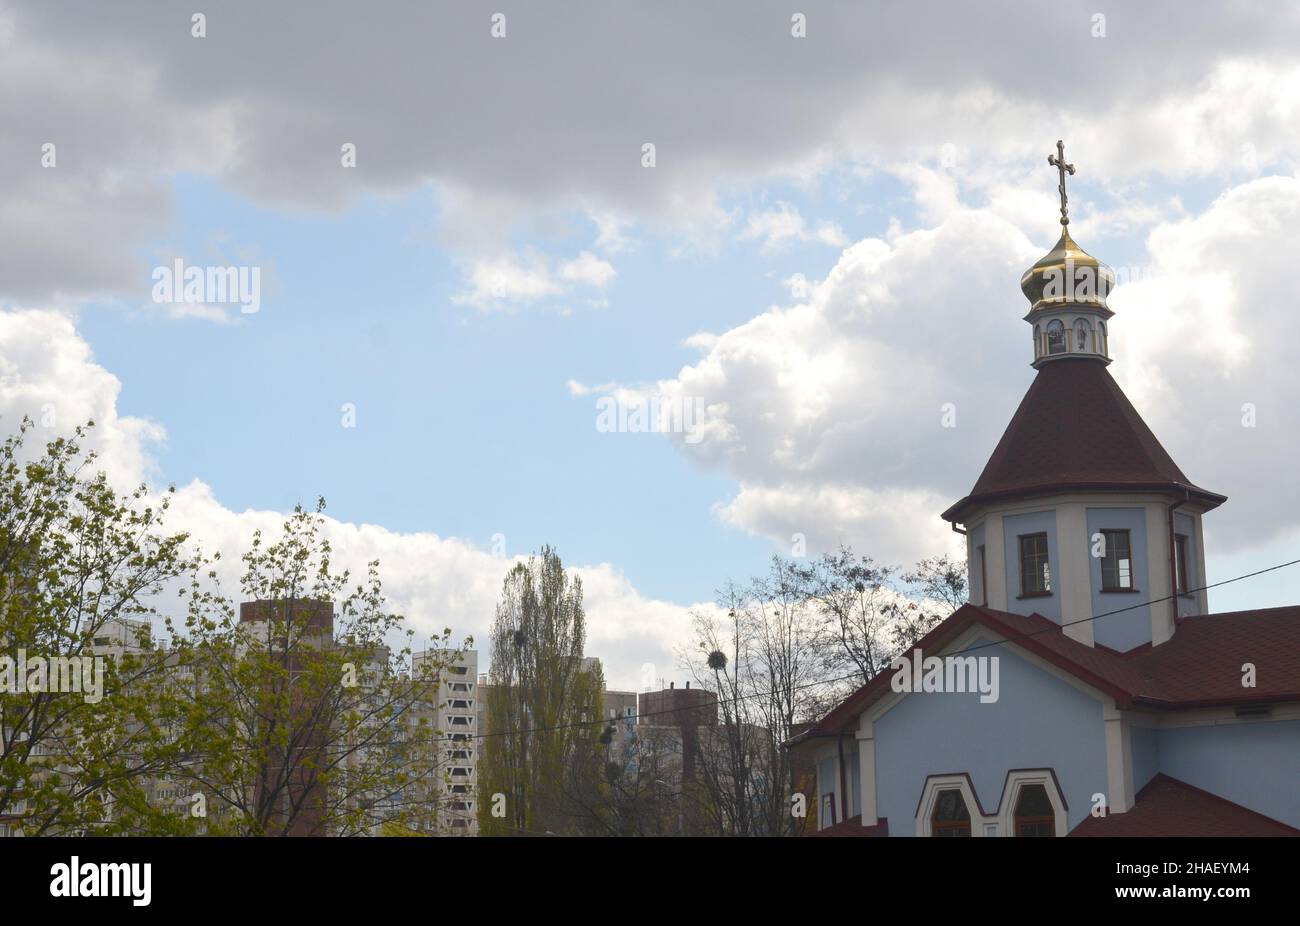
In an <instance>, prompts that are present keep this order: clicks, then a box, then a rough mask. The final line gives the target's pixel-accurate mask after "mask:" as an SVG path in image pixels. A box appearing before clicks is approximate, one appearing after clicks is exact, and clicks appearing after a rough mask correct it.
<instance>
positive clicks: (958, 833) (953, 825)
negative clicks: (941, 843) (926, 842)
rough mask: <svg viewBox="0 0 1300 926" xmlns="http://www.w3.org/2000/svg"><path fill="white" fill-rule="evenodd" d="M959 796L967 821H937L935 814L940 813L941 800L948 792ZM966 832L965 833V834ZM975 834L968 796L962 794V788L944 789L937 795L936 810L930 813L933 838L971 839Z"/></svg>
mask: <svg viewBox="0 0 1300 926" xmlns="http://www.w3.org/2000/svg"><path fill="white" fill-rule="evenodd" d="M950 791H951V792H952V793H953V794H956V795H957V800H959V801H961V806H962V809H963V810H965V811H966V819H965V820H936V819H935V814H937V813H938V812H939V800H940V799H941V798H942V797H943V796H944V795H945V794H947V793H948V792H950ZM963 831H964V832H963ZM973 834H974V829H973V821H972V820H971V814H970V806H969V805H968V804H967V803H966V795H964V794H962V793H961V788H943V789H942V790H939V791H937V792H936V793H935V796H934V809H932V810H931V811H930V836H931V837H936V836H937V837H943V838H954V837H970V836H971V835H973Z"/></svg>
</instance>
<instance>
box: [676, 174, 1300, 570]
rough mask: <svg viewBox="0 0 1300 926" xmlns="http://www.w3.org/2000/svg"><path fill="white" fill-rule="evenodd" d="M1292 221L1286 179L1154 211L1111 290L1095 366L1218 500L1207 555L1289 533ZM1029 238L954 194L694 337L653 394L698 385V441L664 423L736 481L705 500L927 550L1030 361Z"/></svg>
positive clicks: (1299, 207)
mask: <svg viewBox="0 0 1300 926" xmlns="http://www.w3.org/2000/svg"><path fill="white" fill-rule="evenodd" d="M1297 224H1300V180H1297V179H1296V178H1291V177H1269V178H1262V179H1259V180H1255V181H1250V182H1247V183H1245V184H1242V185H1241V186H1238V187H1235V188H1233V189H1231V190H1230V191H1228V192H1227V193H1225V194H1223V195H1222V196H1221V197H1220V198H1219V199H1218V200H1217V201H1216V202H1215V203H1214V204H1212V205H1211V206H1210V207H1209V208H1208V209H1206V210H1205V211H1204V212H1203V213H1201V214H1199V215H1197V216H1194V217H1192V218H1187V219H1177V220H1174V221H1169V222H1164V223H1162V224H1159V225H1157V227H1156V228H1155V229H1154V230H1153V231H1152V233H1151V235H1150V239H1149V249H1150V252H1151V267H1150V268H1149V272H1148V273H1146V274H1144V275H1143V276H1142V277H1141V278H1140V279H1139V280H1138V281H1137V282H1132V283H1127V284H1124V285H1122V286H1120V287H1119V288H1118V289H1116V290H1115V292H1114V293H1113V294H1112V299H1111V305H1112V307H1113V308H1114V309H1115V310H1116V312H1117V315H1116V317H1115V319H1114V320H1113V322H1112V324H1111V340H1110V343H1111V352H1112V355H1113V356H1114V357H1115V358H1116V362H1115V364H1114V366H1113V372H1114V373H1115V375H1116V376H1117V378H1118V379H1119V380H1120V381H1121V383H1122V384H1123V386H1124V387H1125V389H1126V391H1127V392H1128V394H1129V395H1130V398H1131V399H1132V400H1133V402H1134V404H1135V405H1136V406H1137V407H1138V409H1139V411H1140V412H1142V413H1143V414H1144V416H1145V418H1146V420H1147V421H1148V423H1149V424H1150V425H1151V427H1152V429H1153V430H1154V431H1155V433H1156V434H1157V436H1158V437H1160V439H1161V440H1162V441H1163V442H1164V443H1165V445H1166V447H1168V448H1169V450H1170V451H1171V453H1173V455H1174V457H1175V459H1176V460H1178V461H1179V462H1180V464H1181V465H1182V467H1183V468H1184V470H1185V471H1186V472H1187V473H1188V475H1189V476H1190V478H1192V479H1193V480H1195V481H1196V482H1198V483H1199V484H1201V485H1204V486H1205V487H1207V488H1209V489H1212V490H1215V491H1220V492H1223V493H1225V494H1227V495H1229V496H1230V497H1231V498H1230V501H1229V503H1228V504H1227V505H1225V506H1224V507H1223V508H1222V509H1220V510H1218V511H1216V512H1214V513H1213V514H1212V515H1211V516H1210V518H1209V519H1207V525H1208V528H1209V529H1210V530H1211V531H1212V533H1213V534H1214V536H1215V538H1216V539H1218V540H1219V541H1220V542H1221V545H1222V547H1223V549H1224V550H1225V552H1226V551H1228V550H1232V549H1236V548H1239V547H1240V546H1242V545H1249V544H1258V543H1265V542H1268V541H1270V540H1272V539H1275V538H1277V537H1280V536H1282V535H1284V534H1286V533H1287V532H1289V531H1293V530H1294V527H1293V525H1294V519H1293V518H1292V517H1291V515H1290V512H1291V511H1292V510H1294V507H1295V506H1296V505H1300V486H1297V484H1296V483H1295V480H1294V479H1293V478H1292V475H1293V474H1292V473H1291V469H1292V467H1291V465H1290V460H1291V457H1292V456H1293V451H1294V447H1293V444H1294V436H1295V434H1297V433H1300V365H1297V364H1296V363H1294V361H1293V358H1292V356H1291V354H1292V350H1293V342H1294V340H1295V339H1294V338H1293V337H1290V332H1291V330H1292V329H1293V328H1294V324H1293V322H1294V311H1295V309H1294V307H1295V301H1296V292H1297V281H1296V277H1295V272H1294V258H1293V255H1292V254H1291V250H1290V249H1289V248H1288V246H1287V244H1286V242H1287V241H1289V237H1288V236H1289V230H1290V229H1292V228H1295V227H1296V226H1297ZM1092 250H1093V252H1094V253H1097V254H1098V256H1100V257H1102V258H1103V259H1104V258H1105V254H1104V253H1101V252H1099V251H1098V249H1097V248H1096V247H1093V249H1092ZM1040 255H1041V246H1038V247H1036V246H1034V245H1032V244H1030V242H1029V240H1028V239H1027V238H1026V237H1025V235H1024V234H1023V233H1022V232H1021V231H1020V230H1019V229H1017V228H1016V227H1015V226H1014V225H1013V224H1011V223H1010V222H1008V221H1007V220H1006V219H1005V218H1003V217H1002V216H1001V215H999V214H997V213H995V212H993V211H990V210H971V209H963V208H954V209H951V210H947V211H946V212H945V214H944V217H943V219H942V221H941V222H940V223H939V224H938V225H937V226H935V227H933V228H927V229H922V230H918V231H913V232H908V233H903V232H901V231H896V232H894V233H891V235H890V236H889V238H888V239H887V240H882V239H866V240H863V241H860V242H857V243H856V244H854V245H852V246H851V247H849V248H848V249H846V250H845V251H844V252H843V254H842V255H841V257H840V258H839V260H838V261H837V262H836V264H835V266H834V267H833V268H832V269H831V271H830V273H829V274H828V275H827V276H826V277H825V279H822V280H820V281H808V280H806V279H802V278H799V279H795V280H792V281H789V282H790V286H791V290H792V292H793V293H795V294H796V298H797V299H798V300H799V301H797V302H796V303H795V304H793V305H791V306H788V307H779V308H773V309H770V310H768V311H766V312H763V313H762V314H759V315H757V316H755V317H754V318H752V319H750V320H749V321H747V322H745V323H743V324H741V325H738V326H737V327H734V328H731V329H729V330H727V331H724V332H721V333H719V334H716V335H713V336H711V337H708V338H700V339H698V345H699V346H700V347H701V348H702V349H703V350H704V355H703V356H702V357H701V359H700V360H699V361H698V362H696V363H694V364H691V365H688V366H686V367H683V368H682V370H681V371H680V372H679V373H678V374H677V375H676V376H675V377H673V378H671V379H667V380H663V381H661V382H659V383H657V384H655V386H654V387H653V391H654V392H656V393H658V394H660V395H667V396H683V397H684V396H699V397H702V398H703V401H704V403H705V406H706V408H707V409H708V412H709V415H708V417H707V420H706V423H705V425H704V427H703V428H702V433H703V434H704V439H703V440H702V441H699V442H698V443H689V442H686V441H685V440H683V439H681V437H680V436H674V437H673V440H674V441H675V443H676V444H677V446H678V447H679V449H680V451H681V452H682V453H684V454H686V455H688V456H690V457H691V458H693V459H695V460H697V461H699V462H701V463H704V464H706V465H709V466H714V467H718V468H721V469H723V470H724V471H726V472H727V473H729V474H730V475H732V476H733V477H734V478H735V479H736V481H737V483H738V485H739V490H738V492H737V494H736V496H735V497H734V498H733V499H731V500H730V501H728V502H726V503H724V504H723V505H721V506H720V507H719V509H718V513H719V516H720V517H721V518H723V520H725V521H726V522H727V523H730V524H733V525H736V526H738V527H740V528H743V529H745V530H747V531H750V532H752V533H755V534H760V535H762V536H765V537H769V538H771V539H772V541H773V542H774V543H775V544H777V545H778V546H779V547H780V548H785V547H787V546H788V544H789V543H790V535H791V534H792V533H795V532H799V533H804V534H805V535H806V536H807V539H808V544H809V548H810V549H825V548H829V547H834V546H836V545H838V544H839V543H841V542H846V541H847V542H850V543H852V544H853V545H854V546H855V547H856V548H858V549H859V550H861V551H862V552H865V553H868V554H870V555H873V556H875V557H877V558H878V559H883V560H886V561H907V560H910V559H914V558H915V557H917V556H918V555H924V554H926V553H928V552H935V551H936V550H935V548H936V545H942V544H943V542H944V538H943V531H944V530H946V525H944V524H943V523H942V522H941V521H940V520H939V518H938V515H939V513H940V512H941V511H942V510H943V509H944V508H946V507H947V506H948V505H949V504H951V503H952V502H954V501H956V500H957V499H958V498H960V497H961V496H962V495H964V494H965V493H966V492H967V491H968V490H969V488H970V487H971V485H973V484H974V482H975V479H976V477H977V476H978V474H979V472H980V470H981V469H982V467H983V465H984V462H985V461H986V459H987V456H988V454H989V453H990V452H991V451H992V449H993V447H994V445H995V443H996V441H997V438H998V436H999V435H1000V434H1001V432H1002V430H1003V429H1004V428H1005V426H1006V424H1007V422H1008V421H1009V420H1010V418H1011V415H1012V413H1013V412H1014V410H1015V408H1016V406H1017V404H1018V403H1019V400H1020V398H1021V396H1022V395H1023V394H1024V391H1025V390H1026V388H1027V387H1028V384H1029V382H1030V379H1031V377H1032V375H1033V374H1032V370H1030V369H1029V367H1028V364H1029V359H1030V339H1029V330H1028V327H1027V326H1026V325H1025V324H1024V322H1023V321H1022V320H1021V316H1022V315H1023V311H1024V306H1023V303H1022V297H1021V295H1020V292H1019V287H1018V282H1019V277H1020V274H1021V273H1022V272H1023V270H1024V269H1025V268H1026V267H1028V266H1029V265H1030V264H1031V263H1032V262H1033V261H1034V260H1035V259H1037V257H1039V256H1040ZM1245 403H1252V404H1253V405H1254V407H1255V408H1256V414H1257V419H1258V424H1257V426H1256V427H1253V428H1248V427H1243V426H1242V418H1243V405H1244V404H1245ZM949 405H951V407H952V409H953V411H954V413H955V423H956V426H955V427H951V428H950V427H944V426H943V413H944V410H945V409H946V408H947V407H948V406H949Z"/></svg>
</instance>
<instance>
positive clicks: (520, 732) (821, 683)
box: [450, 559, 1300, 742]
mask: <svg viewBox="0 0 1300 926" xmlns="http://www.w3.org/2000/svg"><path fill="white" fill-rule="evenodd" d="M1297 564H1300V559H1293V560H1290V561H1289V562H1285V563H1278V564H1277V565H1275V566H1269V567H1267V568H1265V569H1258V570H1256V571H1255V572H1248V573H1245V574H1244V575H1239V576H1234V577H1233V578H1231V579H1223V580H1221V581H1219V582H1212V583H1210V584H1209V585H1202V586H1200V587H1198V588H1192V589H1187V590H1186V591H1184V592H1174V593H1173V594H1170V595H1165V596H1164V597H1163V598H1152V599H1149V600H1147V601H1140V602H1138V603H1137V604H1132V605H1128V606H1127V607H1123V608H1116V609H1115V610H1114V611H1106V612H1105V613H1102V614H1094V615H1093V616H1092V617H1084V618H1080V619H1078V620H1074V621H1067V622H1063V623H1061V624H1055V625H1053V626H1051V627H1044V628H1042V629H1041V630H1034V631H1030V632H1027V633H1022V634H1017V635H1015V636H1014V637H1007V638H1005V639H1002V640H995V641H991V642H988V643H981V644H979V645H977V646H972V647H970V648H968V649H963V650H958V651H957V652H956V653H953V654H951V655H961V654H963V653H970V652H974V651H976V650H980V649H985V648H986V647H990V646H1001V645H1003V644H1005V643H1015V642H1017V641H1019V640H1026V639H1029V638H1030V637H1035V636H1038V635H1040V634H1044V633H1052V632H1055V631H1057V630H1062V629H1064V628H1065V627H1073V626H1075V625H1078V624H1086V623H1088V622H1089V621H1095V620H1100V619H1101V618H1103V617H1110V616H1112V615H1114V614H1123V613H1124V612H1126V611H1133V610H1136V609H1137V608H1145V607H1149V606H1150V605H1153V604H1159V603H1160V602H1162V601H1169V600H1171V599H1174V598H1177V597H1179V596H1180V595H1190V594H1192V593H1194V592H1203V591H1208V590H1209V589H1212V588H1218V587H1220V586H1222V585H1230V584H1232V583H1233V582H1240V581H1242V580H1243V579H1252V578H1254V577H1256V576H1260V575H1263V574H1265V573H1267V572H1274V571H1276V570H1278V569H1285V568H1286V567H1288V566H1295V565H1297ZM975 607H979V606H978V605H975ZM1207 616H1208V615H1207ZM877 674H879V673H877ZM859 678H861V673H860V672H851V673H849V674H847V675H842V676H838V677H835V678H828V679H821V680H819V681H816V682H808V683H805V684H802V685H794V686H791V687H790V688H789V689H787V690H786V691H789V692H794V691H800V690H802V689H805V688H818V687H823V686H826V685H833V684H835V683H837V682H845V681H852V680H854V679H859ZM873 678H874V676H873ZM683 690H686V689H683ZM699 690H701V691H707V690H708V689H699ZM782 693H785V691H782V690H780V689H766V690H763V691H756V692H750V693H749V694H740V695H736V696H735V697H734V698H722V697H719V698H718V702H717V703H718V704H738V703H739V702H741V701H746V700H749V699H750V698H762V697H770V696H772V695H776V694H782ZM843 703H844V702H843V701H841V702H840V704H837V705H836V706H835V708H832V710H835V709H837V708H838V707H839V706H840V705H841V704H843ZM689 710H699V706H698V705H687V706H685V707H673V708H666V709H664V710H661V711H651V712H649V713H645V714H637V715H636V719H638V720H639V719H640V718H642V717H659V716H663V715H665V714H676V713H680V712H682V711H689ZM827 713H830V712H829V711H828V712H827ZM618 719H622V718H615V720H609V719H605V718H602V719H600V720H578V721H573V722H571V723H565V724H557V725H555V726H551V727H530V728H527V729H520V730H501V731H497V732H493V733H476V734H473V736H474V737H475V738H476V739H477V740H479V741H482V740H485V739H487V738H489V737H493V736H521V735H525V734H529V733H548V732H552V731H557V730H568V729H573V728H575V727H587V726H597V725H601V724H607V723H615V722H616V720H618ZM462 735H464V734H462ZM450 741H451V742H465V740H450Z"/></svg>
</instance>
